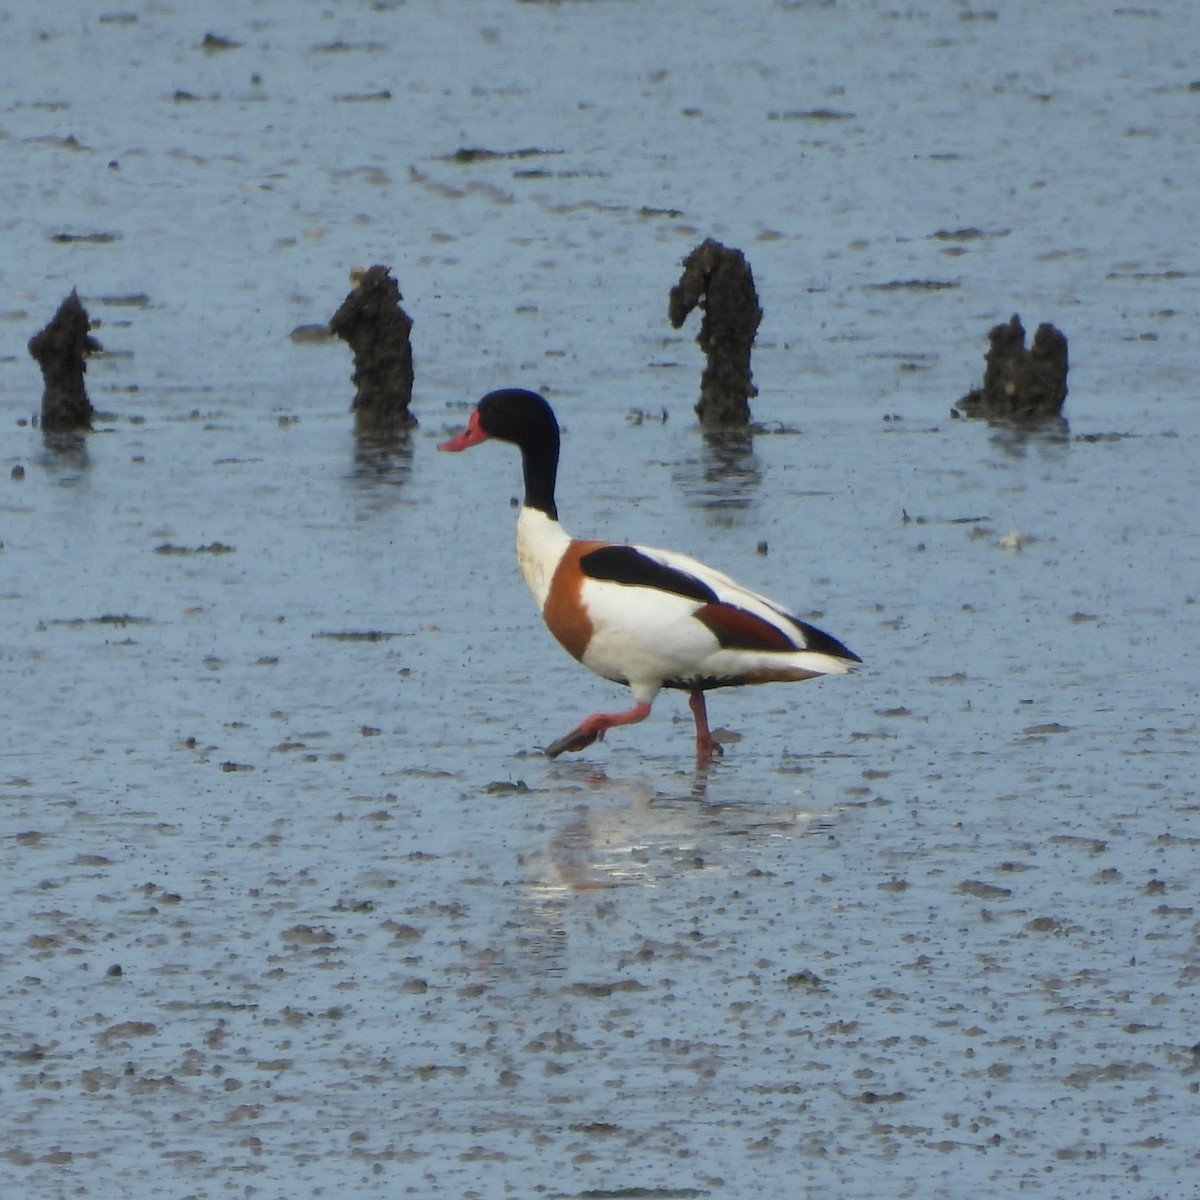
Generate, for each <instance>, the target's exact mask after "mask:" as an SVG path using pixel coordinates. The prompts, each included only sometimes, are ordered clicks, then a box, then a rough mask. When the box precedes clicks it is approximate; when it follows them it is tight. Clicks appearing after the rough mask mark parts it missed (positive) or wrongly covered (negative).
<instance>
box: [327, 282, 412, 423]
mask: <svg viewBox="0 0 1200 1200" xmlns="http://www.w3.org/2000/svg"><path fill="white" fill-rule="evenodd" d="M354 282H355V286H354V290H353V291H352V292H351V293H350V294H349V295H348V296H347V297H346V299H345V300H344V301H343V302H342V306H341V308H339V309H338V310H337V312H336V313H334V315H333V319H332V320H331V321H330V322H329V328H330V329H331V330H332V331H333V332H334V333H335V334H336V335H337V336H338V337H340V338H341V339H342V340H343V341H345V342H347V343H348V344H349V346H350V349H351V350H353V351H354V376H353V381H354V385H355V387H356V388H357V391H356V392H355V395H354V403H353V404H352V405H351V408H352V409H353V411H354V418H355V429H356V430H357V431H358V432H359V433H365V434H370V435H372V436H377V435H381V434H394V433H399V432H403V431H404V430H406V429H410V428H411V427H412V426H414V425H415V424H416V423H417V420H416V418H415V417H414V416H413V415H412V413H410V412H409V411H408V406H409V404H410V403H411V402H412V389H413V355H412V344H411V342H410V340H409V334H410V332H411V330H412V318H410V317H409V315H408V314H407V313H406V312H405V311H404V309H403V308H401V307H400V301H401V300H402V299H403V297H402V296H401V295H400V287H399V285H398V284H397V283H396V281H395V280H394V279H393V278H392V276H391V274H390V272H389V270H388V268H387V267H379V266H375V267H369V268H368V269H367V270H365V271H363V272H362V273H361V275H358V276H357V278H355V280H354Z"/></svg>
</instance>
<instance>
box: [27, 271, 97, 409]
mask: <svg viewBox="0 0 1200 1200" xmlns="http://www.w3.org/2000/svg"><path fill="white" fill-rule="evenodd" d="M91 327H92V324H91V320H90V319H89V318H88V315H87V310H86V309H85V308H84V307H83V304H82V303H81V302H80V300H79V296H78V295H77V294H76V293H75V291H74V290H72V292H71V294H70V295H69V296H68V297H67V298H66V299H65V300H64V301H63V302H62V304H60V305H59V307H58V312H56V313H55V314H54V317H53V318H52V319H51V321H50V324H49V325H47V326H46V328H45V329H43V330H42V331H41V333H35V334H34V335H33V337H31V338H30V339H29V353H30V354H31V355H32V356H33V358H34V361H35V362H36V363H37V365H38V366H39V367H41V369H42V381H43V384H44V385H45V386H44V390H43V392H42V430H43V431H44V432H45V433H79V432H81V431H84V430H88V429H91V427H92V402H91V401H90V400H89V399H88V394H87V388H86V387H84V384H83V375H84V372H85V371H86V370H87V356H88V355H89V354H92V353H94V352H95V351H97V350H100V349H102V347H101V345H100V343H99V342H98V341H96V339H95V338H94V337H92V336H91V334H90V333H89V332H88V331H89V330H90V329H91Z"/></svg>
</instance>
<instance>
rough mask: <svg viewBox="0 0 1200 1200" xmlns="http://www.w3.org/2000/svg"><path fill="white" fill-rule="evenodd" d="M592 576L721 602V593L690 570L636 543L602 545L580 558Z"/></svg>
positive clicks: (627, 585) (706, 602)
mask: <svg viewBox="0 0 1200 1200" xmlns="http://www.w3.org/2000/svg"><path fill="white" fill-rule="evenodd" d="M579 566H580V568H581V569H582V570H583V573H584V574H585V575H586V576H587V577H588V578H589V579H601V580H604V581H605V582H607V583H623V584H625V586H626V587H652V588H658V589H659V590H660V591H663V592H671V593H672V594H674V595H676V596H686V597H687V599H689V600H699V601H700V603H702V604H714V603H716V602H717V593H716V592H714V591H713V590H712V588H710V587H709V586H708V584H706V583H702V582H701V581H700V580H699V579H697V578H696V577H695V576H694V575H689V574H688V573H687V572H686V571H677V570H676V569H675V568H674V567H668V566H666V565H665V564H663V563H660V562H658V561H657V560H656V559H653V558H650V557H648V556H647V555H645V554H643V553H642V552H641V551H640V550H639V549H638V548H637V547H636V546H601V547H600V549H599V550H592V551H591V552H590V553H588V554H585V555H584V556H583V557H582V558H581V559H580V560H579Z"/></svg>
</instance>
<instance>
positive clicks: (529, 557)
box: [517, 508, 571, 608]
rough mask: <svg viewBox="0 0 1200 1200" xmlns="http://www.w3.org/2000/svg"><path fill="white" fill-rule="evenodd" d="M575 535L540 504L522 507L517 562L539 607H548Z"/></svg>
mask: <svg viewBox="0 0 1200 1200" xmlns="http://www.w3.org/2000/svg"><path fill="white" fill-rule="evenodd" d="M570 542H571V535H570V534H569V533H567V531H566V530H565V529H564V528H563V527H562V526H561V525H560V524H559V523H558V522H557V521H556V520H555V519H554V518H553V517H551V516H549V515H548V514H546V513H544V512H542V510H541V509H540V508H522V509H521V513H520V515H519V516H518V517H517V565H518V566H519V567H520V568H521V576H522V578H523V579H524V580H525V583H526V586H528V588H529V590H530V591H531V592H532V593H533V598H534V600H535V601H536V602H537V606H538V608H545V607H546V596H547V595H548V594H549V591H550V581H551V580H552V579H553V578H554V570H555V568H556V567H557V566H558V563H559V560H560V559H561V558H562V556H563V554H564V553H565V552H566V549H567V546H568V545H570Z"/></svg>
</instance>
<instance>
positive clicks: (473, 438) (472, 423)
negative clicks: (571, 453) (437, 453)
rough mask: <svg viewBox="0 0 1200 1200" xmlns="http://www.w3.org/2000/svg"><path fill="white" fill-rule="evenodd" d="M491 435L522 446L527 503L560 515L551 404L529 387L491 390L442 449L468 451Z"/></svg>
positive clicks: (556, 450) (556, 447)
mask: <svg viewBox="0 0 1200 1200" xmlns="http://www.w3.org/2000/svg"><path fill="white" fill-rule="evenodd" d="M488 438H496V439H497V440H499V441H502V442H512V443H513V444H514V445H515V446H518V447H520V450H521V459H522V463H523V465H524V470H525V503H526V505H527V506H528V507H530V508H539V509H541V510H542V511H543V512H545V513H548V514H549V515H550V516H551V517H557V515H558V514H557V511H556V509H555V506H554V483H555V477H556V476H557V473H558V421H557V420H556V419H555V416H554V410H553V409H552V408H551V407H550V405H549V404H548V403H547V402H546V401H545V400H544V399H543V398H542V397H541V396H539V395H538V394H537V392H530V391H527V390H526V389H525V388H502V389H501V390H500V391H496V392H488V394H487V395H486V396H484V398H483V399H482V400H480V402H479V403H478V404H477V405H476V406H475V410H474V411H473V412H472V413H471V416H470V417H469V418H468V420H467V425H466V428H465V429H464V430H463V431H462V432H461V433H460V434H458V436H457V437H453V438H451V439H450V440H449V441H448V442H443V443H442V444H441V445H440V446H438V449H439V450H452V451H453V450H466V449H467V448H468V447H469V446H477V445H478V444H479V443H480V442H483V441H486V440H487V439H488Z"/></svg>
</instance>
